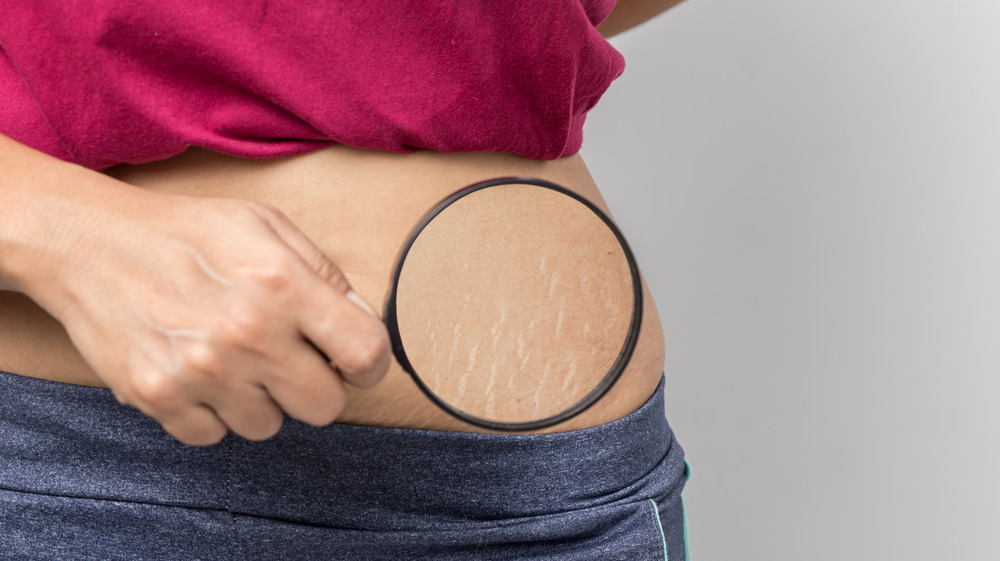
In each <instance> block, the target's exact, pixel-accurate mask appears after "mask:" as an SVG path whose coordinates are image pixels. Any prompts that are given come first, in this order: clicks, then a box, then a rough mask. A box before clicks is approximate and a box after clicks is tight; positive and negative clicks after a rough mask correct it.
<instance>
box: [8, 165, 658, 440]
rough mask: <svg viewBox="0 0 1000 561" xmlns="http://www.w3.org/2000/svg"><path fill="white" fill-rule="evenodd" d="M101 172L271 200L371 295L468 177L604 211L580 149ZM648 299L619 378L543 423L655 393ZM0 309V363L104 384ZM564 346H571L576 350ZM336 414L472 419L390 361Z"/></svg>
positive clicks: (409, 421) (414, 420)
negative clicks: (426, 217)
mask: <svg viewBox="0 0 1000 561" xmlns="http://www.w3.org/2000/svg"><path fill="white" fill-rule="evenodd" d="M108 173H109V174H110V175H113V176H115V177H117V178H119V179H121V180H123V181H125V182H127V183H131V184H134V185H136V186H138V187H141V188H146V189H154V190H164V191H172V192H179V193H186V194H191V195H204V196H221V197H237V198H244V199H250V200H254V201H257V202H261V203H265V204H269V205H272V206H275V207H277V208H278V209H280V210H281V211H282V212H284V213H285V214H286V215H287V216H288V217H289V218H290V219H291V220H292V222H294V223H295V224H296V226H298V227H299V228H300V229H301V230H302V231H303V232H304V233H305V234H306V235H307V236H309V237H310V238H311V239H312V240H313V241H314V243H316V245H317V246H319V248H320V249H321V250H323V252H324V253H325V254H326V255H327V256H328V257H330V259H331V260H332V261H333V262H334V263H336V264H337V265H338V266H339V267H340V268H341V269H342V270H343V271H344V274H345V276H346V277H347V279H348V280H349V281H350V282H351V284H352V286H353V287H354V289H355V290H356V291H357V292H359V293H360V294H361V295H362V296H364V297H365V298H366V299H367V300H368V301H369V302H382V301H383V300H384V298H385V294H386V290H387V287H388V284H389V277H390V275H391V271H392V268H393V265H394V263H395V258H396V256H397V254H398V251H399V248H400V246H401V245H402V244H403V243H404V241H405V239H406V236H407V235H408V233H409V232H410V230H411V228H412V227H413V226H414V225H415V224H416V223H417V222H418V221H419V219H420V218H421V216H422V215H423V213H424V212H426V210H428V209H430V208H431V207H432V206H433V205H434V204H436V203H437V202H438V201H439V200H441V199H442V198H444V197H445V196H447V195H449V194H451V193H452V192H454V191H455V190H457V189H459V188H461V187H464V186H466V185H469V184H472V183H476V182H479V181H482V180H484V179H489V178H493V177H498V176H512V175H528V176H534V177H538V178H541V179H546V180H549V181H553V182H555V183H559V184H561V185H563V186H565V187H567V188H569V189H570V190H573V191H576V192H577V193H579V194H580V195H582V196H583V197H585V198H587V199H588V200H590V201H591V202H593V203H594V204H596V205H597V206H598V207H601V208H604V209H605V210H606V206H605V205H604V202H603V200H602V198H601V195H600V192H599V190H598V188H597V186H596V185H595V184H594V181H593V179H592V178H591V177H590V175H589V173H588V171H587V169H586V166H585V165H584V163H583V160H582V159H581V158H580V157H579V156H573V157H569V158H564V159H561V160H556V161H551V162H543V161H535V160H528V159H524V158H520V157H516V156H510V155H504V154H485V153H484V154H449V155H445V154H439V153H433V152H418V153H415V154H390V153H384V152H371V151H363V150H356V149H351V148H347V147H343V146H334V147H331V148H328V149H325V150H321V151H317V152H313V153H310V154H305V155H303V156H297V157H293V158H284V159H278V160H243V159H237V158H232V157H228V156H223V155H220V154H215V153H211V152H207V151H203V150H191V151H189V152H186V153H184V154H181V155H180V156H178V157H175V158H173V159H171V160H166V161H163V162H156V163H152V164H144V165H139V166H120V167H117V168H112V169H111V170H108ZM554 249H555V250H558V248H554ZM644 302H645V305H644V310H643V321H642V325H641V327H640V333H639V338H638V341H637V344H636V348H635V352H634V354H633V357H632V360H631V361H630V362H629V365H628V367H627V368H626V370H625V372H624V373H623V375H622V377H621V379H620V381H619V382H618V384H617V385H616V386H615V387H614V388H612V390H611V392H610V393H609V394H608V395H607V396H606V397H605V398H604V399H603V400H601V401H600V402H598V404H596V405H595V406H594V407H593V408H592V409H590V410H588V411H587V412H585V413H584V414H583V415H581V416H580V417H577V418H576V419H573V420H571V421H569V422H568V423H566V424H564V425H559V426H557V427H554V428H553V429H550V430H572V429H579V428H586V427H590V426H596V425H599V424H603V423H607V422H609V421H612V420H614V419H618V418H620V417H622V416H624V415H626V414H628V413H629V412H631V411H634V410H635V409H636V408H638V407H639V406H640V405H641V404H642V403H643V402H644V401H645V400H646V399H647V398H648V397H649V395H650V394H651V393H652V391H653V389H654V387H655V386H656V383H657V380H658V379H659V376H660V372H661V371H662V367H663V340H662V333H661V330H660V325H659V319H658V317H657V314H656V309H655V306H654V305H653V303H652V300H651V298H650V297H649V294H648V291H646V297H645V298H644ZM0 310H2V313H0V369H3V370H7V371H10V372H17V373H19V374H24V375H27V376H32V377H39V378H45V379H49V380H53V381H59V382H65V383H72V384H81V385H90V386H101V385H102V382H101V380H100V378H99V377H98V376H97V375H96V374H95V373H94V372H93V371H92V370H91V369H90V368H89V367H88V365H87V364H86V363H85V362H84V361H83V359H82V358H81V357H80V356H79V354H78V353H76V351H75V349H74V347H73V345H72V342H71V341H70V340H69V338H68V337H67V336H66V334H65V331H64V330H63V329H62V328H61V326H60V325H59V324H58V323H57V322H56V321H55V320H54V319H52V318H51V317H49V316H48V315H47V314H45V312H44V311H42V310H41V309H40V308H38V307H37V306H35V305H34V304H33V303H32V302H31V301H30V300H28V299H26V298H24V297H23V296H20V295H15V294H13V293H4V292H0ZM568 344H573V343H568ZM567 352H568V353H570V354H572V352H573V349H568V350H567ZM567 352H563V353H561V354H562V355H563V356H565V355H566V354H567ZM340 420H341V421H343V422H346V423H353V424H361V425H376V426H387V427H407V428H424V429H443V430H471V428H470V427H469V426H467V425H465V424H464V423H461V422H459V421H456V420H454V419H452V418H451V417H449V416H447V415H446V414H444V413H443V412H441V411H440V410H438V408H437V407H436V406H434V405H433V404H432V403H431V402H430V401H429V400H428V399H427V398H425V397H424V396H423V394H422V393H420V392H419V390H418V388H417V387H416V385H415V384H414V383H413V382H412V381H411V380H410V379H409V377H408V376H407V375H406V374H405V373H404V372H403V371H402V369H401V368H399V367H398V365H395V364H394V365H393V367H392V368H391V369H390V371H389V373H388V374H387V375H386V377H385V379H384V380H383V381H382V382H381V383H380V384H379V385H377V386H376V387H374V388H371V389H365V390H357V389H351V390H350V395H349V400H348V405H347V408H346V409H345V411H344V413H343V414H342V416H341V418H340Z"/></svg>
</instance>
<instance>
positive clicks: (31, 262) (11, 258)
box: [0, 135, 113, 292]
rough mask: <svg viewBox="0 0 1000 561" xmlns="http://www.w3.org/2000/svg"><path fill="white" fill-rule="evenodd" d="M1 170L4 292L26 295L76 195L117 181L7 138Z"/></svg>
mask: <svg viewBox="0 0 1000 561" xmlns="http://www.w3.org/2000/svg"><path fill="white" fill-rule="evenodd" d="M0 170H2V172H0V289H2V290H14V291H18V292H24V291H25V288H26V287H25V283H26V282H27V281H28V279H29V277H32V276H34V275H33V274H31V271H32V270H36V271H37V270H38V269H39V268H43V267H44V266H45V265H44V261H45V260H44V259H43V258H42V257H43V256H42V254H43V253H44V250H43V249H42V248H43V247H45V246H46V244H47V243H48V242H47V241H46V240H54V239H56V237H57V235H58V231H59V229H60V228H61V227H62V226H61V225H60V220H61V218H60V214H61V212H60V211H61V210H65V209H67V208H68V207H71V206H72V203H71V202H70V201H71V196H72V194H73V190H76V191H77V192H79V191H80V190H82V189H83V188H85V186H84V185H83V184H86V183H91V184H97V183H100V179H101V178H104V179H106V180H107V181H108V182H111V181H113V180H111V179H110V178H105V177H104V176H102V175H100V174H98V173H96V172H92V171H89V170H86V169H84V168H81V167H79V166H75V165H72V164H69V163H67V162H63V161H61V160H59V159H57V158H53V157H51V156H48V155H46V154H43V153H41V152H38V151H36V150H33V149H31V148H29V147H27V146H25V145H23V144H20V143H18V142H16V141H14V140H12V139H10V138H8V137H6V136H3V135H0ZM86 187H90V186H89V185H87V186H86ZM78 194H79V193H78Z"/></svg>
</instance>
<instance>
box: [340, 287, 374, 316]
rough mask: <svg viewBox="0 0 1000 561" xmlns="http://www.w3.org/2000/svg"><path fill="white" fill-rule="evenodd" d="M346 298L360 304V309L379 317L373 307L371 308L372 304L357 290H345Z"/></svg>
mask: <svg viewBox="0 0 1000 561" xmlns="http://www.w3.org/2000/svg"><path fill="white" fill-rule="evenodd" d="M347 299H348V300H350V301H351V302H354V303H355V304H357V305H358V306H360V307H361V309H363V310H364V311H366V312H368V313H369V314H371V315H372V316H373V317H376V318H377V317H379V315H378V312H376V311H375V308H373V307H372V305H371V304H369V303H368V302H367V301H366V300H365V299H364V298H362V297H361V295H360V294H358V293H357V292H354V291H353V290H348V291H347ZM380 319H381V318H380Z"/></svg>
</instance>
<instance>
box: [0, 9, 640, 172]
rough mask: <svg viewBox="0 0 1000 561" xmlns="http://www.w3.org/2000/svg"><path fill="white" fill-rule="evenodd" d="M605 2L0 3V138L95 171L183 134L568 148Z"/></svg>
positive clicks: (166, 151) (221, 144)
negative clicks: (0, 6) (3, 135)
mask: <svg viewBox="0 0 1000 561" xmlns="http://www.w3.org/2000/svg"><path fill="white" fill-rule="evenodd" d="M613 4H614V0H336V1H331V0H326V1H319V2H303V1H302V0H296V1H289V0H211V1H203V0H171V1H163V0H88V1H83V0H61V1H52V2H40V1H37V0H3V8H2V9H0V132H2V133H3V134H6V135H8V136H11V137H13V138H14V139H16V140H18V141H20V142H23V143H25V144H28V145H30V146H33V147H35V148H37V149H39V150H42V151H44V152H47V153H49V154H51V155H53V156H56V157H59V158H62V159H64V160H67V161H72V162H76V163H79V164H81V165H84V166H87V167H89V168H93V169H103V168H106V167H108V166H111V165H114V164H116V163H120V162H130V163H141V162H148V161H154V160H159V159H163V158H167V157H170V156H172V155H175V154H177V153H179V152H181V151H183V150H184V149H185V148H187V147H188V146H192V145H195V146H202V147H205V148H209V149H212V150H217V151H220V152H225V153H229V154H232V155H235V156H240V157H248V158H267V157H277V156H286V155H292V154H297V153H302V152H306V151H309V150H313V149H316V148H320V147H323V146H327V145H330V144H331V143H344V144H348V145H351V146H356V147H360V148H371V149H379V150H390V151H395V152H407V151H412V150H419V149H431V150H437V151H441V152H467V151H499V152H511V153H514V154H520V155H522V156H526V157H529V158H536V159H553V158H557V157H560V156H566V155H570V154H574V153H576V152H577V151H578V150H579V149H580V145H581V143H582V141H583V133H582V128H583V121H584V118H585V116H586V113H587V111H589V110H590V108H591V107H593V106H594V104H595V103H596V102H597V100H598V99H599V98H600V97H601V95H602V94H603V93H604V91H605V90H606V89H607V88H608V86H609V85H610V83H611V81H612V80H614V79H615V78H616V77H618V75H620V74H621V72H622V70H623V69H624V61H623V59H622V57H621V55H620V54H619V53H618V52H617V51H615V49H614V48H612V47H611V46H610V45H609V44H608V43H607V42H606V41H605V40H604V39H603V38H601V36H600V35H599V34H598V33H597V31H596V30H595V29H594V26H595V25H596V24H597V23H599V22H600V21H601V20H603V19H604V17H606V16H607V13H608V12H609V11H610V10H611V7H612V6H613Z"/></svg>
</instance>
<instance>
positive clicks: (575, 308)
mask: <svg viewBox="0 0 1000 561" xmlns="http://www.w3.org/2000/svg"><path fill="white" fill-rule="evenodd" d="M390 282H391V285H390V287H389V291H388V295H387V298H386V304H385V315H384V317H385V323H386V326H387V328H388V331H389V338H390V341H391V343H392V351H393V354H394V355H395V357H396V360H397V361H398V362H399V364H400V366H402V368H403V369H404V370H405V371H406V372H407V373H409V374H410V376H412V377H413V380H414V381H415V382H416V384H417V386H419V387H420V389H421V390H422V391H423V392H424V393H425V394H426V395H427V397H428V398H430V399H431V401H433V402H434V403H435V404H437V405H438V406H439V407H441V408H442V409H443V410H445V411H446V412H448V413H450V414H451V415H453V416H455V417H457V418H459V419H461V420H463V421H465V422H468V423H471V424H473V425H475V426H478V427H482V428H486V429H492V430H498V431H531V430H538V429H542V428H545V427H549V426H552V425H556V424H558V423H562V422H564V421H566V420H568V419H570V418H572V417H574V416H576V415H578V414H580V413H581V412H583V411H584V410H586V409H587V408H588V407H590V406H591V405H593V404H594V403H596V402H597V401H598V400H599V399H600V398H601V397H602V396H604V395H605V394H606V393H607V392H608V390H609V389H610V388H611V387H612V385H614V383H615V382H616V381H617V380H618V378H619V377H620V376H621V373H622V371H623V370H624V369H625V367H626V365H627V364H628V361H629V359H630V358H631V356H632V352H633V350H634V349H635V345H636V340H637V339H638V335H639V324H640V323H641V321H642V285H641V283H640V280H639V271H638V267H637V266H636V263H635V258H634V257H633V255H632V252H631V250H630V249H629V247H628V244H627V243H626V241H625V238H624V236H623V235H622V233H621V231H620V230H619V229H618V228H617V227H616V226H615V224H614V223H613V222H612V221H611V219H610V218H609V217H608V216H607V215H606V214H605V213H604V212H602V211H601V210H600V209H599V208H598V207H596V206H595V205H594V204H593V203H591V202H590V201H588V200H587V199H585V198H584V197H582V196H580V195H579V194H577V193H575V192H573V191H570V190H569V189H566V188H565V187H562V186H560V185H557V184H555V183H551V182H548V181H543V180H540V179H534V178H526V177H508V178H501V179H493V180H490V181H485V182H482V183H477V184H474V185H470V186H468V187H466V188H464V189H461V190H460V191H458V192H456V193H454V194H453V195H451V196H449V197H447V198H446V199H444V200H443V201H441V203H439V204H438V205H437V206H436V207H434V208H433V209H432V210H431V211H430V212H429V213H427V215H426V216H424V218H423V219H422V220H421V221H420V222H419V223H418V225H417V226H416V228H414V230H413V232H412V233H411V234H410V236H409V238H408V239H407V241H406V242H405V243H404V245H403V247H402V250H401V252H400V255H399V257H398V259H397V262H396V267H395V270H394V271H393V274H392V277H391V281H390Z"/></svg>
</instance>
